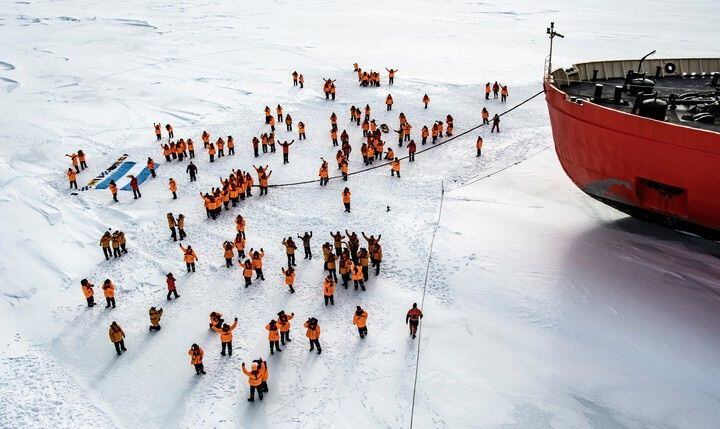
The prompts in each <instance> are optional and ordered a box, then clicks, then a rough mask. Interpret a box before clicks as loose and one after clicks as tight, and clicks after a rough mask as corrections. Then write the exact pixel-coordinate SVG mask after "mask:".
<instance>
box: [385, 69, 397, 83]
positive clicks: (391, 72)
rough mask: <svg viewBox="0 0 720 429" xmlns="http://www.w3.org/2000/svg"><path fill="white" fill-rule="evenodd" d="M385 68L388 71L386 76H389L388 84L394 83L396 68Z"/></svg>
mask: <svg viewBox="0 0 720 429" xmlns="http://www.w3.org/2000/svg"><path fill="white" fill-rule="evenodd" d="M385 70H387V72H388V77H389V81H388V85H392V84H394V83H395V73H397V72H398V70H395V69H387V68H386V69H385Z"/></svg>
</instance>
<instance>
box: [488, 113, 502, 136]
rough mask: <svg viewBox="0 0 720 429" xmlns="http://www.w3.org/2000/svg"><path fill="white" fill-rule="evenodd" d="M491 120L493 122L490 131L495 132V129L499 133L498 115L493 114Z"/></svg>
mask: <svg viewBox="0 0 720 429" xmlns="http://www.w3.org/2000/svg"><path fill="white" fill-rule="evenodd" d="M492 121H493V124H492V128H490V132H491V133H493V132H495V130H497V132H498V133H499V132H500V116H498V114H497V113H496V114H495V116H493V120H492Z"/></svg>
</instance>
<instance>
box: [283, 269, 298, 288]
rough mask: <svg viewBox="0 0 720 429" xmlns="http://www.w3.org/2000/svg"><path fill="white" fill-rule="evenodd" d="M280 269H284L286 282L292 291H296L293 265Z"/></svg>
mask: <svg viewBox="0 0 720 429" xmlns="http://www.w3.org/2000/svg"><path fill="white" fill-rule="evenodd" d="M280 271H282V273H283V275H284V276H285V284H286V285H287V286H288V288H290V293H295V289H293V284H294V283H295V269H294V268H293V267H288V269H287V270H286V269H285V268H280Z"/></svg>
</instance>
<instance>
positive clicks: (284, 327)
mask: <svg viewBox="0 0 720 429" xmlns="http://www.w3.org/2000/svg"><path fill="white" fill-rule="evenodd" d="M293 317H295V316H293V315H292V314H289V315H287V322H285V323H283V322H282V321H281V320H278V322H277V324H278V327H279V328H280V332H290V320H292V318H293Z"/></svg>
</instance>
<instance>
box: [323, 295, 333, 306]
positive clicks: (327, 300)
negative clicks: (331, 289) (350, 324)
mask: <svg viewBox="0 0 720 429" xmlns="http://www.w3.org/2000/svg"><path fill="white" fill-rule="evenodd" d="M328 304H331V305H335V298H334V297H333V296H332V295H330V296H328V295H325V305H328Z"/></svg>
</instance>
